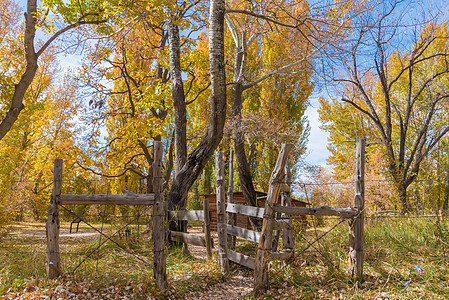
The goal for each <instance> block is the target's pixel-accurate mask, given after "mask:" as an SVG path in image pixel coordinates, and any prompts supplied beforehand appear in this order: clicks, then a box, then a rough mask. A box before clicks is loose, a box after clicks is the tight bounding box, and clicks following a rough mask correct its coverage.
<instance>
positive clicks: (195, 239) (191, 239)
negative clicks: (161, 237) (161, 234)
mask: <svg viewBox="0 0 449 300" xmlns="http://www.w3.org/2000/svg"><path fill="white" fill-rule="evenodd" d="M170 239H171V240H172V241H174V242H178V243H186V244H191V245H195V246H200V247H206V239H205V238H204V236H200V235H194V234H190V233H186V232H180V231H171V230H170Z"/></svg>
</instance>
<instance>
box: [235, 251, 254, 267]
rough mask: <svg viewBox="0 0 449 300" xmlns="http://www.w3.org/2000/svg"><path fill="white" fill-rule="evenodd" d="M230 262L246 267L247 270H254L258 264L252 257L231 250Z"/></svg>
mask: <svg viewBox="0 0 449 300" xmlns="http://www.w3.org/2000/svg"><path fill="white" fill-rule="evenodd" d="M228 255H229V260H231V261H233V262H235V263H238V264H239V265H242V266H245V267H247V268H250V269H253V270H254V266H255V264H256V259H255V258H254V257H251V256H247V255H244V254H242V253H238V252H235V251H232V250H229V254H228Z"/></svg>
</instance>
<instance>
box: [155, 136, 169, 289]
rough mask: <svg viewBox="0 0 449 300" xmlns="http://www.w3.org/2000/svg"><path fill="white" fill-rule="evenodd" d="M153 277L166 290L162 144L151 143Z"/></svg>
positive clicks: (157, 142) (158, 142) (160, 287)
mask: <svg viewBox="0 0 449 300" xmlns="http://www.w3.org/2000/svg"><path fill="white" fill-rule="evenodd" d="M153 147H154V148H153V151H154V156H153V157H154V162H153V164H154V167H153V189H154V208H153V243H154V246H153V276H154V279H155V280H156V284H157V286H158V287H159V289H160V290H161V291H164V290H166V289H168V279H167V270H166V258H165V216H166V204H165V202H164V197H163V195H162V142H160V141H153Z"/></svg>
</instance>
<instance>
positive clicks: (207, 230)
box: [203, 198, 212, 259]
mask: <svg viewBox="0 0 449 300" xmlns="http://www.w3.org/2000/svg"><path fill="white" fill-rule="evenodd" d="M203 214H204V238H205V240H206V253H207V258H209V259H211V258H212V236H211V234H210V211H209V201H208V200H207V199H206V198H204V199H203Z"/></svg>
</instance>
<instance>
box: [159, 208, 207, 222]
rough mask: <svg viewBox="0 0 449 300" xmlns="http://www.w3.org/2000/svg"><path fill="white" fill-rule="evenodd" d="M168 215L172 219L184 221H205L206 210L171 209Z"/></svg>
mask: <svg viewBox="0 0 449 300" xmlns="http://www.w3.org/2000/svg"><path fill="white" fill-rule="evenodd" d="M168 216H169V218H170V219H177V220H182V221H204V211H202V210H178V211H174V210H170V211H168Z"/></svg>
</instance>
